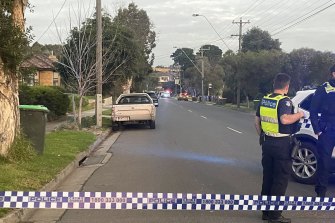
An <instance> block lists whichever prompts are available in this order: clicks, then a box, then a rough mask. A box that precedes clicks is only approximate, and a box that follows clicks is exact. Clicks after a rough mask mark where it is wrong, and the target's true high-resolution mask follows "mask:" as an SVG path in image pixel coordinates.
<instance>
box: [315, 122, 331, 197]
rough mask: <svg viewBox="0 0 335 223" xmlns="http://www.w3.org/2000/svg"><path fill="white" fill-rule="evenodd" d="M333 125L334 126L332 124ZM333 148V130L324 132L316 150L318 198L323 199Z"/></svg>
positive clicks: (316, 189)
mask: <svg viewBox="0 0 335 223" xmlns="http://www.w3.org/2000/svg"><path fill="white" fill-rule="evenodd" d="M334 125H335V124H334ZM334 147H335V129H334V130H333V129H332V130H330V131H329V130H328V131H324V132H323V133H322V134H321V135H320V136H319V139H318V143H317V150H318V154H319V157H320V159H319V163H318V168H319V172H318V177H317V182H316V186H315V192H316V193H317V194H318V196H321V197H324V196H325V193H326V190H327V186H328V179H329V175H330V167H331V160H332V153H333V148H334Z"/></svg>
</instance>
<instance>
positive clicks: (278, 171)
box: [261, 137, 292, 218]
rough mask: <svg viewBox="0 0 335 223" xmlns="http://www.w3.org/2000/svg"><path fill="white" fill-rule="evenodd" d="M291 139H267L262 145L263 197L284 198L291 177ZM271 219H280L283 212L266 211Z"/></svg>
mask: <svg viewBox="0 0 335 223" xmlns="http://www.w3.org/2000/svg"><path fill="white" fill-rule="evenodd" d="M290 150H291V142H290V138H289V137H282V138H274V137H266V138H265V141H264V143H263V145H262V166H263V184H262V192H261V194H262V195H270V196H271V195H273V196H284V195H285V192H286V188H287V185H288V179H289V177H290V168H291V165H292V160H291V157H290ZM263 213H264V214H267V215H268V216H269V218H278V217H279V216H280V215H281V211H265V212H263Z"/></svg>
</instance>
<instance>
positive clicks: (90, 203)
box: [0, 191, 335, 211]
mask: <svg viewBox="0 0 335 223" xmlns="http://www.w3.org/2000/svg"><path fill="white" fill-rule="evenodd" d="M0 208H28V209H30V208H38V209H117V210H121V209H127V210H218V211H219V210H248V211H256V210H335V198H329V197H325V198H320V197H293V196H261V195H229V194H190V193H131V192H130V193H129V192H128V193H126V192H23V191H4V192H0Z"/></svg>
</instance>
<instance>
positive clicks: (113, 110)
mask: <svg viewBox="0 0 335 223" xmlns="http://www.w3.org/2000/svg"><path fill="white" fill-rule="evenodd" d="M112 116H115V107H114V106H113V107H112Z"/></svg>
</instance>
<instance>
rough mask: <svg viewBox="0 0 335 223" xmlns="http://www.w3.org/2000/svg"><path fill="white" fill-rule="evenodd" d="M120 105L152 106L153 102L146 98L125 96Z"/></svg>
mask: <svg viewBox="0 0 335 223" xmlns="http://www.w3.org/2000/svg"><path fill="white" fill-rule="evenodd" d="M118 104H151V101H150V99H149V98H147V97H146V96H125V97H122V98H121V99H120V100H119V103H118Z"/></svg>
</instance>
